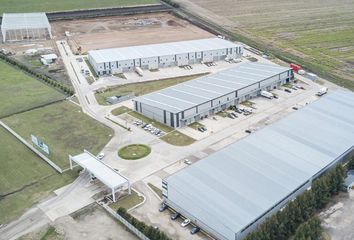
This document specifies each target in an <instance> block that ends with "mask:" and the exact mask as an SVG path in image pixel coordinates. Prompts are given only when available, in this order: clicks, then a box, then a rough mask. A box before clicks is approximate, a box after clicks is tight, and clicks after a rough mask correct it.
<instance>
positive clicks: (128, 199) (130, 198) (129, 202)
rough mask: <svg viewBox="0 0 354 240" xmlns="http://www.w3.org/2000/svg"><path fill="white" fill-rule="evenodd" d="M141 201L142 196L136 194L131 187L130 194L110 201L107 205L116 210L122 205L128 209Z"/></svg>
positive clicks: (142, 199)
mask: <svg viewBox="0 0 354 240" xmlns="http://www.w3.org/2000/svg"><path fill="white" fill-rule="evenodd" d="M143 201H144V198H143V197H142V196H138V193H137V192H135V191H134V190H133V189H132V193H131V194H130V195H125V196H124V197H122V198H121V199H119V200H118V201H117V202H115V203H111V204H110V205H109V207H110V208H112V209H113V210H115V211H117V210H118V209H119V208H120V207H123V208H125V209H127V210H128V209H130V208H132V207H134V206H136V205H138V204H139V203H142V202H143Z"/></svg>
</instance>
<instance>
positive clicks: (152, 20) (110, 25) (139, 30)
mask: <svg viewBox="0 0 354 240" xmlns="http://www.w3.org/2000/svg"><path fill="white" fill-rule="evenodd" d="M51 26H52V29H53V32H54V35H55V36H62V37H64V36H65V31H68V32H70V35H71V36H70V37H69V38H68V42H69V44H70V46H71V48H72V50H73V51H74V52H76V51H77V48H78V47H79V46H80V47H81V48H82V53H86V52H87V51H89V50H94V49H103V48H117V47H127V46H136V45H144V44H155V43H165V42H174V41H184V40H193V39H200V38H210V37H213V35H212V34H211V33H209V32H207V31H205V30H203V29H200V28H198V27H196V26H194V25H193V24H191V23H189V22H188V21H186V20H183V19H180V18H178V17H176V16H174V15H172V14H169V13H147V14H135V15H129V16H111V17H100V18H91V19H77V20H70V21H55V22H52V23H51ZM137 36H139V37H137ZM156 36H158V37H156Z"/></svg>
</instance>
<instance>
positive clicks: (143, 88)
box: [95, 73, 206, 105]
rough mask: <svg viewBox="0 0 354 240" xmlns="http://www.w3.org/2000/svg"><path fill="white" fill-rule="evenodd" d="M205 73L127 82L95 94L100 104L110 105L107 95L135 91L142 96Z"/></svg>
mask: <svg viewBox="0 0 354 240" xmlns="http://www.w3.org/2000/svg"><path fill="white" fill-rule="evenodd" d="M204 75H206V74H205V73H202V74H194V75H189V76H184V77H175V78H166V79H160V80H154V81H148V82H140V83H131V84H125V85H120V86H117V87H112V88H108V89H107V90H105V91H104V92H100V93H96V94H95V96H96V99H97V102H98V103H99V104H101V105H108V103H107V102H106V98H107V97H111V96H119V95H126V94H129V93H131V92H133V93H134V94H135V96H140V95H144V94H147V93H151V92H154V91H157V90H160V89H163V88H167V87H171V86H173V85H176V84H179V83H183V82H186V81H189V80H191V79H194V78H197V77H201V76H204Z"/></svg>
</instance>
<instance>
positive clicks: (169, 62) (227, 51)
mask: <svg viewBox="0 0 354 240" xmlns="http://www.w3.org/2000/svg"><path fill="white" fill-rule="evenodd" d="M242 54H243V48H242V47H241V46H240V47H235V48H224V49H217V50H211V51H203V52H190V53H182V54H177V55H167V56H157V57H151V58H139V59H127V60H123V61H115V62H106V63H100V64H97V63H95V60H94V59H93V58H92V57H91V56H90V54H89V55H88V59H89V61H90V63H91V64H92V66H93V67H94V69H95V70H96V72H97V74H98V75H104V74H111V73H112V74H113V73H122V72H129V71H134V70H135V67H140V68H142V69H158V68H160V67H171V66H185V65H190V64H195V63H200V62H202V61H203V62H212V61H219V60H223V59H225V58H226V57H228V58H240V57H242Z"/></svg>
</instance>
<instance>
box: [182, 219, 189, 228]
mask: <svg viewBox="0 0 354 240" xmlns="http://www.w3.org/2000/svg"><path fill="white" fill-rule="evenodd" d="M190 223H191V220H190V219H189V218H186V219H184V221H183V222H182V223H181V226H182V227H186V226H187V225H188V224H190Z"/></svg>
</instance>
